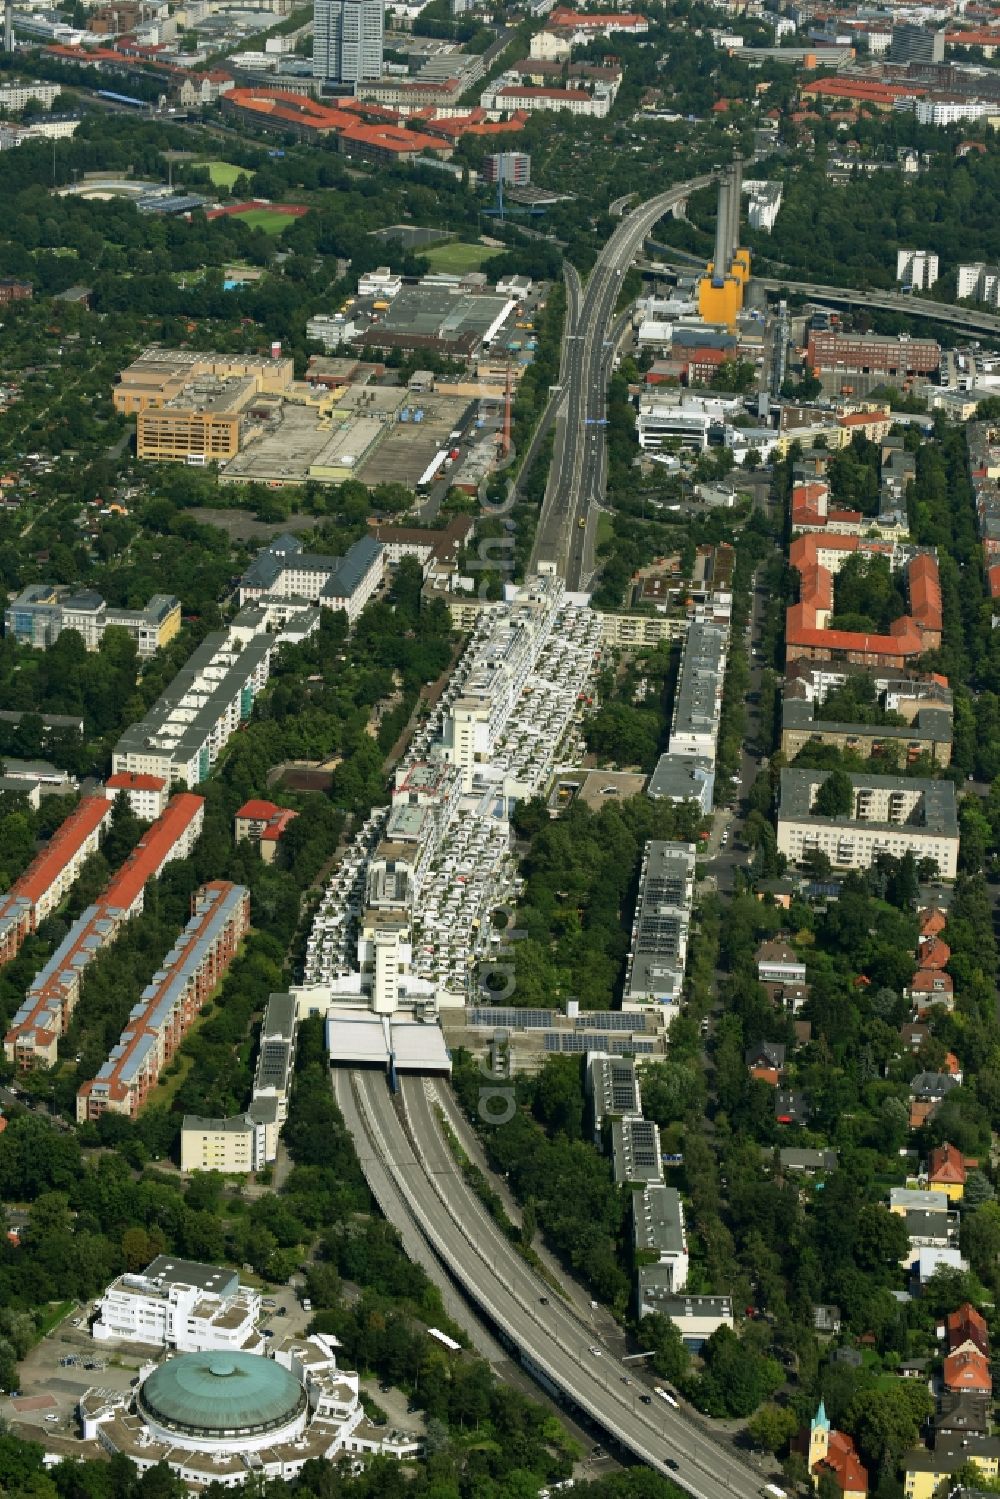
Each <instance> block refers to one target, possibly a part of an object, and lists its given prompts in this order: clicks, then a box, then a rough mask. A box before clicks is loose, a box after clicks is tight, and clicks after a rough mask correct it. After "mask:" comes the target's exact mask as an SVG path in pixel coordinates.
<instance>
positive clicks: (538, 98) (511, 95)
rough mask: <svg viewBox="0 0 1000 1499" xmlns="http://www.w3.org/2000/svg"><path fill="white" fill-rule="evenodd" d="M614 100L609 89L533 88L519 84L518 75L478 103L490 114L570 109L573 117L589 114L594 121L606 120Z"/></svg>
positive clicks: (492, 88) (506, 79) (495, 86)
mask: <svg viewBox="0 0 1000 1499" xmlns="http://www.w3.org/2000/svg"><path fill="white" fill-rule="evenodd" d="M614 100H615V90H614V89H613V88H610V87H603V88H601V87H597V88H595V89H594V90H593V92H589V91H588V90H587V89H582V88H534V87H532V86H530V85H522V84H521V83H519V82H518V80H517V75H516V74H515V75H513V76H511V75H510V74H505V75H504V77H503V78H498V79H497V80H496V81H495V82H494V83H491V84H489V85H488V86H487V87H486V88H485V89H484V90H483V93H482V94H481V95H480V99H479V104H480V107H481V108H482V109H485V110H486V111H487V112H488V113H490V114H502V113H504V112H506V111H510V112H512V113H513V112H515V111H518V110H528V111H529V112H532V113H533V112H534V111H535V110H539V109H541V110H567V111H568V112H569V113H570V114H573V115H589V116H590V117H591V118H592V119H595V120H603V119H605V118H606V117H607V115H608V113H609V111H610V109H611V106H612V104H613V103H614Z"/></svg>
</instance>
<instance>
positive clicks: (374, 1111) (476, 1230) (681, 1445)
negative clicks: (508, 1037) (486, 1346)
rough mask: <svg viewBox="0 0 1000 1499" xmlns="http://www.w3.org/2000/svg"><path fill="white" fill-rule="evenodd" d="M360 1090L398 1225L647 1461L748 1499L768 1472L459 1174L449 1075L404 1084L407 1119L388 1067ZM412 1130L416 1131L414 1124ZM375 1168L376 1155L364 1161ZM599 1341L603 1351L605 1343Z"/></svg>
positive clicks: (362, 1079) (348, 1087) (345, 1078)
mask: <svg viewBox="0 0 1000 1499" xmlns="http://www.w3.org/2000/svg"><path fill="white" fill-rule="evenodd" d="M334 1087H335V1089H336V1091H337V1093H338V1097H343V1096H344V1094H345V1093H349V1094H350V1105H349V1107H347V1108H345V1110H344V1112H345V1119H346V1120H347V1123H348V1127H349V1128H351V1130H352V1133H353V1134H354V1135H355V1143H356V1146H357V1149H358V1153H359V1155H360V1156H361V1158H362V1162H363V1164H365V1163H367V1162H369V1161H370V1160H371V1158H372V1157H375V1158H377V1159H378V1160H379V1161H380V1162H381V1164H382V1166H383V1168H384V1170H385V1171H386V1173H387V1175H388V1177H389V1178H390V1179H391V1181H392V1184H393V1188H394V1193H395V1197H396V1202H397V1207H396V1209H395V1211H394V1213H393V1221H396V1214H400V1215H405V1219H406V1222H405V1223H403V1222H401V1223H399V1224H398V1225H397V1226H399V1227H400V1228H401V1230H402V1229H403V1228H405V1229H406V1230H407V1232H409V1231H411V1230H412V1228H413V1226H414V1225H415V1226H416V1227H417V1228H418V1229H419V1231H420V1233H421V1234H422V1235H423V1237H424V1239H425V1240H426V1241H427V1243H428V1244H429V1245H430V1246H431V1247H432V1249H433V1250H434V1253H435V1255H436V1256H437V1258H438V1259H439V1260H440V1261H441V1262H442V1264H444V1265H446V1266H447V1267H448V1269H449V1271H450V1274H451V1276H452V1278H453V1279H454V1280H455V1281H456V1282H458V1284H460V1285H461V1287H462V1289H463V1290H464V1291H465V1293H466V1295H467V1296H468V1297H469V1298H470V1300H472V1301H473V1302H474V1303H475V1304H476V1305H477V1306H478V1307H479V1308H480V1309H481V1310H482V1311H484V1312H485V1313H486V1314H487V1316H488V1317H489V1319H490V1321H491V1322H492V1323H493V1325H494V1326H495V1327H498V1328H500V1329H502V1330H503V1332H504V1333H505V1334H506V1336H507V1337H508V1338H509V1339H510V1341H511V1342H512V1343H514V1344H515V1346H516V1347H517V1348H518V1350H519V1352H520V1354H521V1357H522V1360H523V1361H524V1362H525V1364H526V1366H527V1367H528V1368H529V1369H531V1370H532V1372H534V1373H535V1374H536V1377H541V1379H542V1380H543V1382H545V1383H547V1384H548V1385H551V1386H554V1387H555V1388H556V1389H558V1390H560V1391H561V1392H562V1393H563V1394H564V1395H566V1396H568V1398H569V1399H570V1401H571V1402H572V1403H573V1404H574V1405H576V1406H577V1407H578V1408H579V1409H580V1410H582V1411H584V1412H585V1413H586V1414H587V1415H589V1416H590V1417H591V1418H592V1419H593V1420H594V1421H595V1422H596V1423H598V1424H599V1425H600V1426H601V1427H602V1428H603V1429H604V1430H605V1431H606V1432H607V1433H608V1434H609V1436H611V1437H612V1438H613V1439H614V1440H615V1441H616V1442H618V1443H620V1445H621V1446H622V1447H623V1448H625V1449H626V1450H627V1451H629V1452H630V1453H631V1454H632V1455H633V1456H634V1457H636V1458H638V1459H639V1460H640V1461H642V1462H644V1463H646V1464H647V1465H648V1466H649V1467H651V1468H654V1469H655V1470H656V1471H658V1472H660V1473H662V1474H664V1475H665V1476H667V1477H670V1478H671V1479H673V1481H674V1482H675V1483H677V1484H678V1485H679V1486H680V1487H681V1488H683V1489H685V1490H686V1491H687V1492H688V1493H689V1494H691V1495H692V1496H693V1499H733V1496H739V1499H747V1496H752V1495H754V1494H756V1493H757V1492H759V1490H760V1487H761V1484H762V1482H763V1479H762V1477H761V1475H760V1474H758V1473H755V1472H754V1471H753V1470H752V1469H751V1468H750V1467H748V1466H747V1465H746V1464H745V1463H743V1462H741V1461H740V1460H739V1459H738V1458H737V1457H736V1455H735V1454H734V1453H733V1451H732V1450H731V1448H730V1447H728V1446H727V1445H726V1444H725V1443H724V1442H723V1441H720V1440H717V1439H716V1438H715V1437H714V1436H713V1435H712V1434H711V1433H710V1432H708V1431H707V1430H706V1429H705V1428H704V1426H702V1425H701V1424H700V1423H699V1422H697V1421H696V1420H694V1419H693V1418H691V1417H689V1416H687V1415H685V1414H684V1413H683V1412H681V1411H680V1410H676V1411H675V1410H673V1409H672V1408H671V1407H670V1406H669V1405H667V1404H666V1403H665V1402H663V1401H660V1400H658V1399H656V1400H654V1402H653V1403H651V1404H650V1405H646V1404H645V1403H643V1401H642V1399H641V1396H642V1395H643V1394H647V1395H648V1389H647V1387H646V1386H645V1385H643V1384H641V1383H640V1382H639V1380H638V1378H637V1376H636V1374H635V1372H634V1370H632V1371H630V1370H628V1369H627V1368H626V1366H624V1365H623V1364H621V1363H620V1362H619V1360H618V1359H617V1357H616V1356H615V1355H614V1353H613V1351H612V1350H611V1349H610V1348H608V1347H607V1346H606V1345H604V1344H603V1343H602V1339H601V1336H600V1334H599V1333H597V1332H595V1331H594V1326H593V1324H592V1323H591V1322H589V1320H587V1319H585V1318H584V1317H583V1316H581V1314H580V1313H579V1312H578V1311H577V1310H574V1308H573V1306H572V1305H570V1304H567V1303H566V1302H564V1300H563V1298H562V1297H561V1296H560V1295H559V1294H558V1292H556V1291H554V1290H553V1289H552V1287H551V1286H549V1285H547V1284H546V1283H545V1282H544V1281H543V1280H541V1279H539V1277H538V1276H537V1275H536V1274H535V1272H534V1271H533V1270H532V1269H531V1267H530V1266H528V1265H527V1264H526V1263H525V1262H524V1261H523V1260H522V1259H521V1257H520V1255H518V1254H517V1252H516V1251H515V1250H514V1248H513V1247H512V1245H511V1244H510V1243H509V1242H508V1240H507V1239H506V1238H505V1236H504V1235H503V1234H502V1233H501V1232H500V1230H499V1229H498V1228H497V1226H496V1224H495V1223H494V1222H493V1220H492V1218H490V1217H489V1215H488V1214H487V1212H486V1210H485V1209H484V1208H483V1206H482V1204H481V1203H480V1202H479V1200H478V1198H477V1197H475V1195H474V1194H473V1193H472V1192H471V1191H470V1189H469V1188H468V1186H467V1185H466V1183H465V1181H464V1179H463V1178H462V1177H461V1175H460V1173H459V1171H458V1169H457V1167H456V1165H455V1162H454V1160H453V1158H452V1156H451V1152H450V1150H449V1147H448V1145H447V1143H446V1142H445V1140H444V1138H443V1136H442V1134H441V1130H440V1127H439V1124H438V1119H437V1116H436V1114H435V1112H434V1107H433V1103H432V1097H431V1096H429V1095H431V1094H433V1092H434V1090H436V1089H438V1088H443V1087H445V1084H443V1083H442V1082H440V1081H431V1080H429V1079H423V1078H416V1077H406V1078H404V1079H402V1081H401V1084H400V1100H401V1105H402V1113H403V1116H404V1118H405V1121H406V1126H407V1128H406V1129H404V1126H403V1122H402V1120H401V1118H400V1115H399V1114H398V1113H397V1110H396V1105H395V1104H394V1102H393V1098H392V1095H391V1094H390V1092H389V1088H388V1084H387V1080H386V1078H385V1075H384V1073H382V1072H381V1070H379V1071H377V1072H375V1071H360V1070H358V1071H354V1072H352V1073H350V1074H341V1075H340V1077H339V1079H338V1078H337V1077H336V1075H335V1082H334ZM407 1130H408V1131H409V1134H408V1133H407ZM365 1169H366V1170H367V1169H368V1167H367V1164H366V1166H365ZM595 1350H596V1351H595Z"/></svg>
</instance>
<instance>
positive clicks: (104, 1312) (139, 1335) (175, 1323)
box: [92, 1254, 264, 1353]
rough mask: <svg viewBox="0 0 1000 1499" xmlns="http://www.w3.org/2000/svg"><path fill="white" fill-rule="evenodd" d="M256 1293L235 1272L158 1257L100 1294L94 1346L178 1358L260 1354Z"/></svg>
mask: <svg viewBox="0 0 1000 1499" xmlns="http://www.w3.org/2000/svg"><path fill="white" fill-rule="evenodd" d="M259 1319H260V1293H259V1291H255V1290H254V1289H253V1287H252V1286H244V1285H241V1284H240V1279H239V1276H238V1275H237V1273H236V1271H235V1270H226V1269H224V1268H221V1267H220V1266H218V1265H203V1264H199V1263H198V1262H197V1261H195V1260H183V1259H178V1258H177V1257H176V1256H174V1255H169V1254H158V1255H157V1256H156V1259H155V1260H153V1261H152V1263H151V1264H149V1265H147V1266H146V1269H145V1270H143V1271H142V1272H141V1274H129V1273H126V1274H125V1275H120V1276H119V1277H118V1279H117V1280H116V1281H113V1282H112V1284H111V1285H110V1286H109V1287H108V1289H107V1290H106V1291H105V1293H104V1295H103V1296H102V1297H101V1299H100V1302H99V1303H98V1308H97V1319H96V1321H95V1322H94V1324H93V1328H92V1332H93V1335H94V1338H95V1339H96V1340H97V1342H99V1343H108V1342H124V1343H143V1344H146V1345H148V1346H150V1347H153V1348H163V1349H167V1348H170V1349H175V1350H176V1351H177V1352H178V1353H206V1352H209V1351H210V1350H212V1349H227V1350H230V1351H234V1352H235V1351H236V1350H242V1351H243V1352H244V1353H260V1352H261V1351H262V1349H263V1347H264V1341H263V1338H262V1336H261V1334H260V1333H259V1332H258V1330H257V1323H258V1321H259Z"/></svg>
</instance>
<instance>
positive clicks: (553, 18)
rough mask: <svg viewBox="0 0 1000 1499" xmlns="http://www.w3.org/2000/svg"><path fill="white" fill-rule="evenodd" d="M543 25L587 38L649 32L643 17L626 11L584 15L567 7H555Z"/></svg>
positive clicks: (635, 34)
mask: <svg viewBox="0 0 1000 1499" xmlns="http://www.w3.org/2000/svg"><path fill="white" fill-rule="evenodd" d="M545 24H546V26H547V27H550V28H555V29H556V30H558V31H580V32H584V33H585V34H586V35H587V36H612V35H613V34H614V32H616V31H625V32H628V34H629V35H630V36H643V35H644V34H645V33H646V32H647V31H648V30H649V22H648V20H647V19H646V17H645V16H640V15H636V14H635V13H634V12H628V11H612V12H611V13H610V14H608V13H604V14H599V15H598V14H593V13H592V14H589V15H587V14H585V13H584V12H583V11H582V10H570V9H569V7H568V6H557V7H556V9H555V10H552V11H550V12H549V14H548V16H547V17H546V20H545Z"/></svg>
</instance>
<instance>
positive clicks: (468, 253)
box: [418, 240, 501, 276]
mask: <svg viewBox="0 0 1000 1499" xmlns="http://www.w3.org/2000/svg"><path fill="white" fill-rule="evenodd" d="M418 253H419V254H421V255H423V256H426V258H427V260H429V261H430V266H431V270H432V271H445V272H446V273H450V274H451V275H454V276H459V275H461V274H462V272H463V271H478V270H479V267H480V266H481V265H482V264H483V262H484V261H485V260H491V259H492V258H493V256H494V255H499V254H500V253H501V252H500V251H499V250H497V249H495V248H494V247H493V246H492V245H466V244H462V242H461V241H460V240H459V241H458V242H457V243H455V244H447V245H431V246H430V247H429V248H428V249H426V250H424V249H421V250H420V251H419V252H418Z"/></svg>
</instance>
